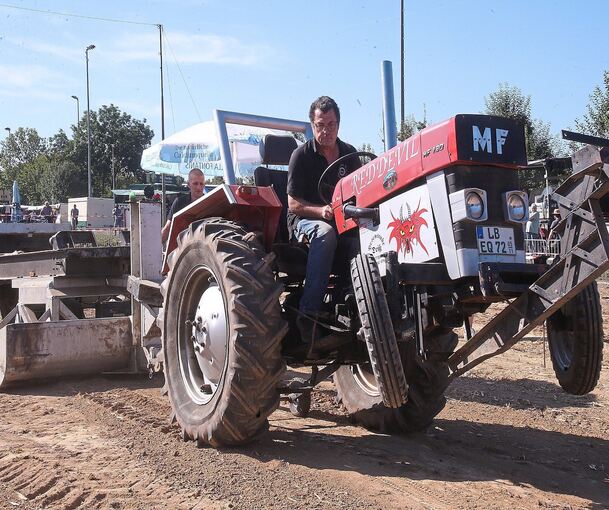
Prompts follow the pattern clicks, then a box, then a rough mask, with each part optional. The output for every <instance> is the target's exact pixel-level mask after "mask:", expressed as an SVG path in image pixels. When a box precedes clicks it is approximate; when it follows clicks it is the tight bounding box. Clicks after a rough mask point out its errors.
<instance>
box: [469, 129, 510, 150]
mask: <svg viewBox="0 0 609 510" xmlns="http://www.w3.org/2000/svg"><path fill="white" fill-rule="evenodd" d="M472 134H473V138H474V151H475V152H479V151H486V152H488V153H489V154H492V153H493V140H492V136H491V128H488V127H487V128H484V131H483V132H482V133H480V128H478V126H472ZM508 134H509V130H507V129H499V128H497V129H495V146H496V149H495V150H496V151H497V154H503V146H504V145H505V140H506V139H507V137H508Z"/></svg>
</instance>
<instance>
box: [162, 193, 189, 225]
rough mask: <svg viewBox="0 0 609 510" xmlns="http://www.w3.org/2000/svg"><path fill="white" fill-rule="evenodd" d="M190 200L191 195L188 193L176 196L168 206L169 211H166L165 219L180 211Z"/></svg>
mask: <svg viewBox="0 0 609 510" xmlns="http://www.w3.org/2000/svg"><path fill="white" fill-rule="evenodd" d="M191 202H192V196H191V195H190V193H189V194H188V195H182V196H180V197H178V198H176V199H175V200H174V201H173V203H172V204H171V207H170V208H169V212H168V213H167V219H168V220H170V219H171V218H173V215H174V214H175V213H177V212H178V211H181V210H182V209H184V207H186V206H187V205H190V203H191Z"/></svg>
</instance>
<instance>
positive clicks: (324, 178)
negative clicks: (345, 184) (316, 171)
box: [317, 151, 376, 205]
mask: <svg viewBox="0 0 609 510" xmlns="http://www.w3.org/2000/svg"><path fill="white" fill-rule="evenodd" d="M360 156H363V157H367V158H370V161H372V160H373V159H376V154H372V153H371V152H366V151H358V152H352V153H351V154H345V155H344V156H341V157H340V158H338V159H337V160H336V161H334V162H333V163H330V165H329V166H328V168H326V169H325V170H324V173H323V174H321V177H320V178H319V184H318V185H317V191H318V193H319V196H320V197H321V199H322V201H323V202H324V204H326V205H329V204H330V203H331V202H332V195H333V194H334V188H335V187H336V184H337V183H338V181H339V180H341V179H342V178H343V177H344V176H345V175H349V174H350V173H351V172H352V171H349V170H348V168H347V165H342V164H343V163H344V162H345V161H346V160H348V159H352V158H356V157H360Z"/></svg>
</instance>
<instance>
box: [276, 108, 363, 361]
mask: <svg viewBox="0 0 609 510" xmlns="http://www.w3.org/2000/svg"><path fill="white" fill-rule="evenodd" d="M309 119H310V121H311V126H312V128H313V135H314V138H312V139H311V140H309V141H307V142H306V143H305V144H303V145H301V146H300V147H298V149H296V150H295V151H294V152H293V153H292V157H291V158H290V164H289V168H288V187H287V192H288V229H289V230H290V234H291V235H292V236H293V237H295V238H296V239H301V238H303V237H306V238H307V240H308V242H309V255H308V259H307V272H306V278H305V284H304V290H303V294H302V297H301V299H300V304H299V310H300V312H301V314H302V315H301V316H300V317H299V319H298V321H297V326H298V329H299V331H300V334H301V337H302V339H303V341H304V342H305V343H308V344H310V349H316V350H320V351H327V350H331V349H332V348H334V347H337V342H339V340H338V339H337V338H336V337H326V338H322V337H321V335H320V334H319V328H315V324H316V323H315V321H316V320H317V319H322V320H323V314H322V313H321V312H322V302H323V298H324V294H325V292H326V288H327V286H328V279H329V276H330V272H331V270H332V262H333V260H334V252H335V251H336V245H337V237H338V236H337V232H336V227H335V225H334V214H333V211H332V207H331V206H329V205H325V204H324V202H323V200H322V199H321V197H320V195H319V191H318V186H317V183H318V182H319V179H320V177H321V175H322V174H323V172H324V170H325V169H326V168H327V167H328V166H329V165H330V164H332V163H333V162H334V161H336V160H337V159H338V158H340V157H342V156H345V155H347V154H351V153H354V152H356V149H355V147H353V146H352V145H349V144H348V143H345V142H343V141H342V140H340V139H339V138H338V128H339V125H340V110H339V109H338V105H337V104H336V102H335V101H334V100H333V99H332V98H330V97H328V96H321V97H319V98H317V99H316V100H315V101H313V103H312V104H311V107H310V109H309ZM359 166H360V164H359V160H358V158H353V161H350V168H349V169H350V170H354V169H355V168H358V167H359ZM340 172H341V171H340V170H339V175H338V177H339V178H340V177H342V175H340ZM342 172H343V174H345V172H346V169H343V170H342ZM307 316H308V317H307ZM311 319H313V320H311Z"/></svg>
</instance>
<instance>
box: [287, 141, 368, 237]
mask: <svg viewBox="0 0 609 510" xmlns="http://www.w3.org/2000/svg"><path fill="white" fill-rule="evenodd" d="M336 141H337V143H338V156H339V157H341V156H345V155H346V154H351V153H352V152H356V150H355V147H353V145H349V144H348V143H345V142H343V141H342V140H340V139H338V138H337V140H336ZM351 159H353V160H354V161H350V160H351ZM345 163H346V166H348V167H349V171H350V172H352V171H353V170H355V169H356V168H359V167H360V163H359V158H356V157H355V156H354V157H353V158H349V159H348V160H347V161H346V162H345ZM328 166H329V164H328V161H327V160H326V158H325V157H324V156H322V155H321V154H320V153H319V152H318V150H317V144H316V143H315V138H311V139H310V140H308V141H307V142H306V143H304V144H302V145H301V146H300V147H298V148H297V149H296V150H295V151H294V152H293V153H292V156H291V157H290V166H289V167H288V195H290V196H291V197H294V198H298V199H301V200H306V201H307V202H309V203H311V204H314V205H325V204H324V203H323V202H322V200H321V197H320V196H319V192H318V191H317V185H318V184H319V179H320V177H321V174H323V173H324V170H325V169H326V168H328ZM301 219H302V218H300V217H299V216H296V215H295V214H294V213H292V212H290V211H288V230H289V231H290V234H291V233H292V232H293V231H294V229H295V228H296V225H297V224H298V222H299V221H300V220H301Z"/></svg>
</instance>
